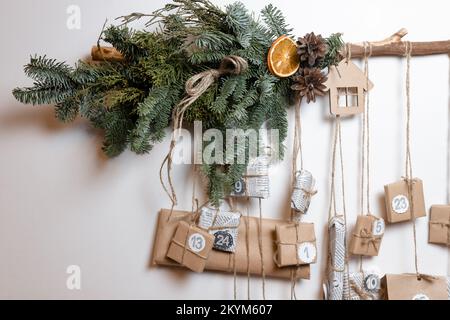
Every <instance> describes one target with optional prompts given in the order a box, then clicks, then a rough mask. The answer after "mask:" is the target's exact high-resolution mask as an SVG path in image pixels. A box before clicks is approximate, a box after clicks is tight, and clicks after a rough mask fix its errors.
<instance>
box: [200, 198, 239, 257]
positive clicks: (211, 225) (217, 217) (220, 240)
mask: <svg viewBox="0 0 450 320" xmlns="http://www.w3.org/2000/svg"><path fill="white" fill-rule="evenodd" d="M240 221H241V214H240V213H237V212H232V211H224V210H221V209H220V208H213V207H210V206H205V207H203V208H201V209H200V217H199V222H198V226H199V227H201V228H203V229H206V230H208V232H209V233H210V234H211V235H213V236H214V245H213V247H214V249H216V250H221V251H227V252H234V251H235V250H236V244H237V241H238V228H239V224H240Z"/></svg>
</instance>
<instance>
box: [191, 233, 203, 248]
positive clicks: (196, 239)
mask: <svg viewBox="0 0 450 320" xmlns="http://www.w3.org/2000/svg"><path fill="white" fill-rule="evenodd" d="M205 245H206V240H205V237H204V236H203V235H201V234H200V233H193V234H191V236H190V237H189V247H190V248H191V250H192V251H194V252H200V251H202V250H203V249H205Z"/></svg>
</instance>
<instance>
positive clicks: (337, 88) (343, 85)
mask: <svg viewBox="0 0 450 320" xmlns="http://www.w3.org/2000/svg"><path fill="white" fill-rule="evenodd" d="M325 85H326V87H327V89H328V90H329V91H330V92H329V95H330V112H331V113H332V114H334V115H339V116H351V115H355V114H359V113H363V112H364V104H365V99H364V92H365V91H369V90H371V89H372V88H373V83H372V82H371V81H370V80H369V81H367V79H366V76H365V74H364V72H363V71H361V69H359V68H358V66H357V65H355V64H354V63H353V62H352V61H350V60H349V59H348V60H347V59H344V60H342V61H341V62H340V63H339V64H338V65H336V66H330V68H329V73H328V80H327V81H326V83H325Z"/></svg>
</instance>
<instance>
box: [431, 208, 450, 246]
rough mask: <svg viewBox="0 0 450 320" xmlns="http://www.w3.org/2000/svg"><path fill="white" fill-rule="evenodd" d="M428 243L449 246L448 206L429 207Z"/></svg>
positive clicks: (449, 210) (449, 220) (449, 215)
mask: <svg viewBox="0 0 450 320" xmlns="http://www.w3.org/2000/svg"><path fill="white" fill-rule="evenodd" d="M428 242H429V243H435V244H444V245H447V246H450V205H433V206H431V212H430V221H429V233H428Z"/></svg>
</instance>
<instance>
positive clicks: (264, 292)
mask: <svg viewBox="0 0 450 320" xmlns="http://www.w3.org/2000/svg"><path fill="white" fill-rule="evenodd" d="M258 206H259V224H258V242H259V255H260V257H261V277H262V295H263V300H266V271H265V268H264V254H263V242H262V221H263V218H262V209H261V198H258Z"/></svg>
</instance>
